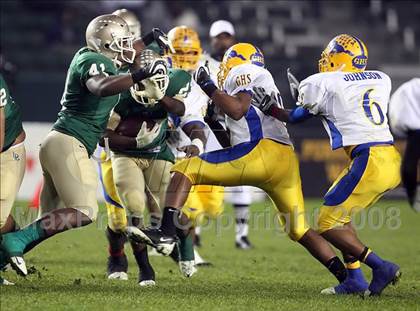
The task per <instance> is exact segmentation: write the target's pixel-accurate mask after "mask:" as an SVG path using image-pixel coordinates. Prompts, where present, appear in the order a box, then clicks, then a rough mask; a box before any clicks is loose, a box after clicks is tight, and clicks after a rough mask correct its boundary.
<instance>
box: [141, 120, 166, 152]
mask: <svg viewBox="0 0 420 311" xmlns="http://www.w3.org/2000/svg"><path fill="white" fill-rule="evenodd" d="M161 125H162V122H156V124H155V125H154V126H153V127H152V128H151V129H150V130H149V129H148V128H147V123H146V122H143V124H142V125H141V128H140V131H139V133H138V134H137V137H136V142H137V148H138V149H144V148H147V146H148V145H150V144H151V143H152V142H153V141H154V140H155V139H156V138H157V137H158V136H159V133H160V127H161Z"/></svg>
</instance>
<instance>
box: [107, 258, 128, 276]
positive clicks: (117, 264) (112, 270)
mask: <svg viewBox="0 0 420 311" xmlns="http://www.w3.org/2000/svg"><path fill="white" fill-rule="evenodd" d="M127 271H128V261H127V256H126V255H125V254H124V255H122V256H118V257H113V256H109V257H108V273H107V274H108V280H124V281H126V280H128V274H127Z"/></svg>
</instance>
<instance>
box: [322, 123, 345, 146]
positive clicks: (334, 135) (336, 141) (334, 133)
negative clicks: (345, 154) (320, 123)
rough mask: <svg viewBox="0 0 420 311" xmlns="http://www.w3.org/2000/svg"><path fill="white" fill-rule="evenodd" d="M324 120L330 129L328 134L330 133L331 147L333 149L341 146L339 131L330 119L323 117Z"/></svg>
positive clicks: (341, 137)
mask: <svg viewBox="0 0 420 311" xmlns="http://www.w3.org/2000/svg"><path fill="white" fill-rule="evenodd" d="M324 120H325V122H327V125H328V127H329V129H330V135H331V140H332V142H331V147H332V149H333V150H335V149H338V148H341V147H343V136H342V135H341V133H340V131H339V130H338V129H337V127H336V126H335V125H334V123H332V122H331V121H330V120H328V119H327V118H325V117H324Z"/></svg>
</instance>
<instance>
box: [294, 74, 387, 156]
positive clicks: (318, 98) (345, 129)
mask: <svg viewBox="0 0 420 311" xmlns="http://www.w3.org/2000/svg"><path fill="white" fill-rule="evenodd" d="M390 92H391V80H390V78H389V77H388V76H387V75H386V74H385V73H383V72H381V71H364V72H358V73H349V72H340V71H336V72H323V73H317V74H314V75H312V76H310V77H308V78H307V79H305V80H303V81H302V82H301V83H300V85H299V99H298V103H297V104H298V105H301V106H302V107H304V108H306V109H308V110H309V112H311V113H312V114H316V115H320V116H322V117H323V120H322V121H323V124H324V127H325V129H326V131H327V132H328V135H329V136H330V143H331V147H332V149H338V148H341V147H345V146H353V145H359V144H365V143H378V142H379V143H381V142H383V143H392V142H393V137H392V134H391V132H390V129H389V125H388V119H387V111H388V102H389V97H390Z"/></svg>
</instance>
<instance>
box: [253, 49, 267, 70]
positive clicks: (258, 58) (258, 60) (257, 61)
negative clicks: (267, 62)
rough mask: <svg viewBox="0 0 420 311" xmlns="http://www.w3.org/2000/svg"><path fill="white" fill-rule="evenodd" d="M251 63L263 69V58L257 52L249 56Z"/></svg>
mask: <svg viewBox="0 0 420 311" xmlns="http://www.w3.org/2000/svg"><path fill="white" fill-rule="evenodd" d="M251 63H253V64H254V65H257V66H259V67H264V56H263V55H262V53H260V52H259V51H258V50H257V52H255V53H254V54H252V55H251Z"/></svg>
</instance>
